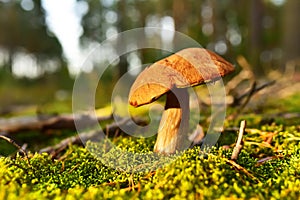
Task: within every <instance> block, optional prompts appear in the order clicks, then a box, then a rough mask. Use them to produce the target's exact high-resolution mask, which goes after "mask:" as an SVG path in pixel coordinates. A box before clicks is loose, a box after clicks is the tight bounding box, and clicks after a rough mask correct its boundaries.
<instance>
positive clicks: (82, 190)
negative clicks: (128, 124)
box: [0, 125, 300, 199]
mask: <svg viewBox="0 0 300 200" xmlns="http://www.w3.org/2000/svg"><path fill="white" fill-rule="evenodd" d="M264 131H265V132H276V133H277V136H275V138H274V143H273V144H272V148H271V147H269V148H267V149H269V152H268V151H267V150H266V149H265V147H262V146H259V145H254V146H253V144H247V141H249V140H250V138H251V139H252V140H254V139H256V140H257V141H258V142H261V141H260V138H261V134H262V133H263V132H264ZM299 136H300V133H299V130H298V129H297V127H295V126H291V127H283V126H277V125H271V126H264V127H262V128H261V130H258V131H257V133H255V132H254V133H247V134H246V136H245V148H244V149H243V150H242V152H241V153H240V155H239V158H238V160H237V163H238V164H239V165H240V166H242V167H243V169H245V170H241V169H237V168H236V167H235V166H233V165H231V164H229V163H228V158H230V155H231V153H232V149H229V150H225V149H223V148H222V147H220V148H214V149H212V150H211V151H210V152H209V153H208V152H207V153H204V152H202V151H201V149H200V147H197V146H196V147H194V148H193V149H189V150H187V151H185V152H184V153H183V154H178V155H177V157H176V156H174V157H173V158H174V159H171V160H168V161H170V162H168V164H166V163H164V165H162V166H160V167H159V168H157V169H156V170H155V171H153V170H148V171H139V172H138V171H136V172H135V173H133V171H130V170H129V171H126V170H121V169H114V168H110V167H109V166H107V163H104V164H103V163H102V162H101V161H103V160H101V159H98V158H97V157H94V156H93V155H94V154H93V152H92V153H91V152H90V151H88V150H87V149H85V148H82V147H77V146H71V147H69V149H68V150H67V151H66V152H65V154H64V155H63V156H62V157H60V159H59V160H53V159H51V156H49V155H48V154H30V155H29V157H30V158H29V162H28V161H27V160H26V159H25V158H23V157H21V156H17V157H16V158H15V159H11V158H4V157H2V158H0V199H20V198H22V199H136V198H138V199H195V198H209V199H212V198H213V199H214V198H225V197H226V198H252V197H253V198H266V199H272V198H273V199H286V198H288V199H297V197H298V196H299V195H300V193H299V187H300V181H299V180H300V173H299V171H300V164H299V163H300V162H299V161H300V157H299V154H300V146H299V141H298V142H297V141H296V140H292V139H295V138H297V137H299ZM154 139H155V138H148V139H146V138H131V137H119V138H117V139H116V140H115V141H114V144H115V146H116V148H117V149H118V150H120V151H121V150H122V151H124V150H126V151H127V152H131V153H136V154H141V153H145V154H149V155H154V154H153V153H152V152H151V151H152V147H153V144H154ZM286 141H289V142H286ZM93 145H96V144H93ZM279 147H280V148H281V149H282V151H277V149H278V148H279ZM270 149H271V150H270ZM109 152H110V151H105V153H109ZM110 153H112V154H111V155H114V156H115V157H116V158H118V160H122V159H123V162H128V163H125V164H127V166H134V165H135V164H136V163H135V161H134V160H129V159H126V158H124V157H123V158H122V159H121V157H118V156H117V154H118V153H120V152H118V151H116V152H110ZM266 156H273V157H272V158H271V159H269V160H266V161H264V162H261V161H260V159H261V157H263V158H265V157H266ZM258 161H259V162H258ZM143 162H144V161H143Z"/></svg>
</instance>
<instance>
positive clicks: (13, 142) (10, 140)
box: [0, 135, 28, 160]
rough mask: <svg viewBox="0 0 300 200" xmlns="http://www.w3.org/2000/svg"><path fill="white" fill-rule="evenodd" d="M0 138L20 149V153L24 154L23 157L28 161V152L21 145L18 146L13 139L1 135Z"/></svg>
mask: <svg viewBox="0 0 300 200" xmlns="http://www.w3.org/2000/svg"><path fill="white" fill-rule="evenodd" d="M0 138H1V139H3V140H5V141H7V142H8V143H10V144H12V145H14V146H15V147H16V148H17V149H18V151H20V152H22V153H23V155H24V156H25V157H26V159H27V160H28V155H27V153H26V151H25V150H24V149H23V148H22V147H21V146H20V145H18V144H17V143H16V142H15V141H14V140H13V139H11V138H9V137H6V136H4V135H0Z"/></svg>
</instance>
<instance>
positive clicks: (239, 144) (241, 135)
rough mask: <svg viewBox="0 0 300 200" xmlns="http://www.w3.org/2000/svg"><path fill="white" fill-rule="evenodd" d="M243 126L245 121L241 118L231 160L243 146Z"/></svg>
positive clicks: (234, 158)
mask: <svg viewBox="0 0 300 200" xmlns="http://www.w3.org/2000/svg"><path fill="white" fill-rule="evenodd" d="M245 128H246V121H245V120H243V121H241V124H240V130H239V136H238V140H237V142H236V145H235V147H234V149H233V152H232V155H231V160H237V158H238V156H239V154H240V152H241V150H242V148H243V134H244V132H245Z"/></svg>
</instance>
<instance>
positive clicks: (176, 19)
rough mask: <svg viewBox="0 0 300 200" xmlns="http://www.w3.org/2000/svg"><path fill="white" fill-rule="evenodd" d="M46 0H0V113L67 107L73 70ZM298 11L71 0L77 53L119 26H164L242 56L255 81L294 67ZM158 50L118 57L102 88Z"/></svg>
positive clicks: (190, 2) (189, 1)
mask: <svg viewBox="0 0 300 200" xmlns="http://www.w3.org/2000/svg"><path fill="white" fill-rule="evenodd" d="M47 1H51V0H44V1H40V0H0V105H1V106H0V114H1V115H7V114H9V113H11V112H16V111H18V110H19V109H24V107H26V108H27V107H30V106H36V105H38V108H37V109H39V111H40V112H52V110H51V109H53V110H59V111H60V112H63V111H66V112H67V111H68V112H69V111H71V98H72V87H73V82H74V78H75V76H76V73H77V72H76V70H74V68H72V64H71V63H70V60H69V58H68V56H66V53H65V49H64V46H63V45H62V44H63V40H62V39H60V38H59V37H58V36H57V35H56V33H55V32H54V31H53V30H51V27H50V26H49V21H47V20H46V19H47V9H46V8H45V6H44V5H45V2H47ZM58 6H59V5H58ZM299 10H300V1H299V0H251V1H239V0H223V1H217V0H163V1H159V0H147V1H146V0H128V1H122V0H77V1H74V12H75V13H77V14H78V17H79V18H80V25H81V31H79V33H78V34H79V35H80V37H79V38H78V39H79V44H80V51H82V52H88V51H89V50H90V49H91V48H92V47H93V45H94V44H96V43H97V42H98V43H101V42H102V41H104V40H105V39H107V38H108V37H110V36H112V35H113V34H116V33H118V32H122V31H126V30H129V29H133V28H138V27H162V28H167V29H170V30H176V31H179V32H182V33H184V34H186V35H188V36H190V37H191V38H193V39H194V40H196V41H198V42H199V43H200V44H201V45H202V46H203V47H205V48H208V49H211V50H213V51H215V52H217V53H218V54H220V55H222V56H223V57H225V58H226V59H227V60H229V61H231V62H232V63H234V64H235V65H236V66H237V68H238V67H239V66H238V63H237V61H236V60H237V57H238V56H243V57H244V58H246V60H247V61H248V62H249V63H250V66H251V68H252V71H253V72H254V74H255V77H256V78H258V79H264V78H266V77H268V74H269V73H270V72H272V71H278V72H280V73H284V72H285V71H286V70H287V67H288V66H289V63H294V64H293V66H298V67H299V62H300V61H299V59H300V23H299V19H300V12H299ZM65 28H66V30H67V29H68V25H67V24H66V26H65ZM160 56H161V54H159V53H157V52H156V51H151V50H144V51H138V52H132V53H130V54H128V55H124V56H122V57H121V58H120V59H119V60H118V61H117V62H116V63H114V66H113V67H112V70H110V72H109V73H107V74H106V76H107V78H104V79H103V80H102V81H104V83H103V84H104V86H103V87H104V88H105V89H106V90H111V89H112V87H111V85H112V81H111V80H113V81H116V80H118V77H120V76H121V75H122V74H124V73H126V72H127V70H128V69H129V68H130V66H132V65H134V64H142V63H149V62H154V61H155V60H157V59H159V58H160ZM83 61H84V60H82V63H83ZM295 63H296V64H295ZM78 65H80V64H78ZM296 69H297V68H296ZM296 71H297V70H296ZM106 93H107V91H102V92H100V94H99V95H102V98H99V102H98V105H99V106H101V105H105V103H108V102H109V100H110V96H108V95H106ZM54 101H57V102H60V103H61V105H62V106H61V108H62V109H60V107H59V103H58V104H56V107H55V109H54V108H51V106H50V107H49V106H47V105H48V104H51V102H54ZM35 109H36V107H35ZM64 109H65V110H64Z"/></svg>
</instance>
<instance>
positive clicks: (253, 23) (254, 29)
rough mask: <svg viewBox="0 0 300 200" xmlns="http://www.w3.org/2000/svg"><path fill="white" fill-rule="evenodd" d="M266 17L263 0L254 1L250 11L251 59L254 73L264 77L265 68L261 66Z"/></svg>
mask: <svg viewBox="0 0 300 200" xmlns="http://www.w3.org/2000/svg"><path fill="white" fill-rule="evenodd" d="M263 17H264V5H263V1H262V0H252V1H251V10H250V52H249V53H250V59H251V64H252V66H253V71H254V73H255V74H256V75H258V76H262V75H263V73H264V69H263V66H261V64H260V53H261V51H262V42H263V41H262V35H263V27H262V20H263Z"/></svg>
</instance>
